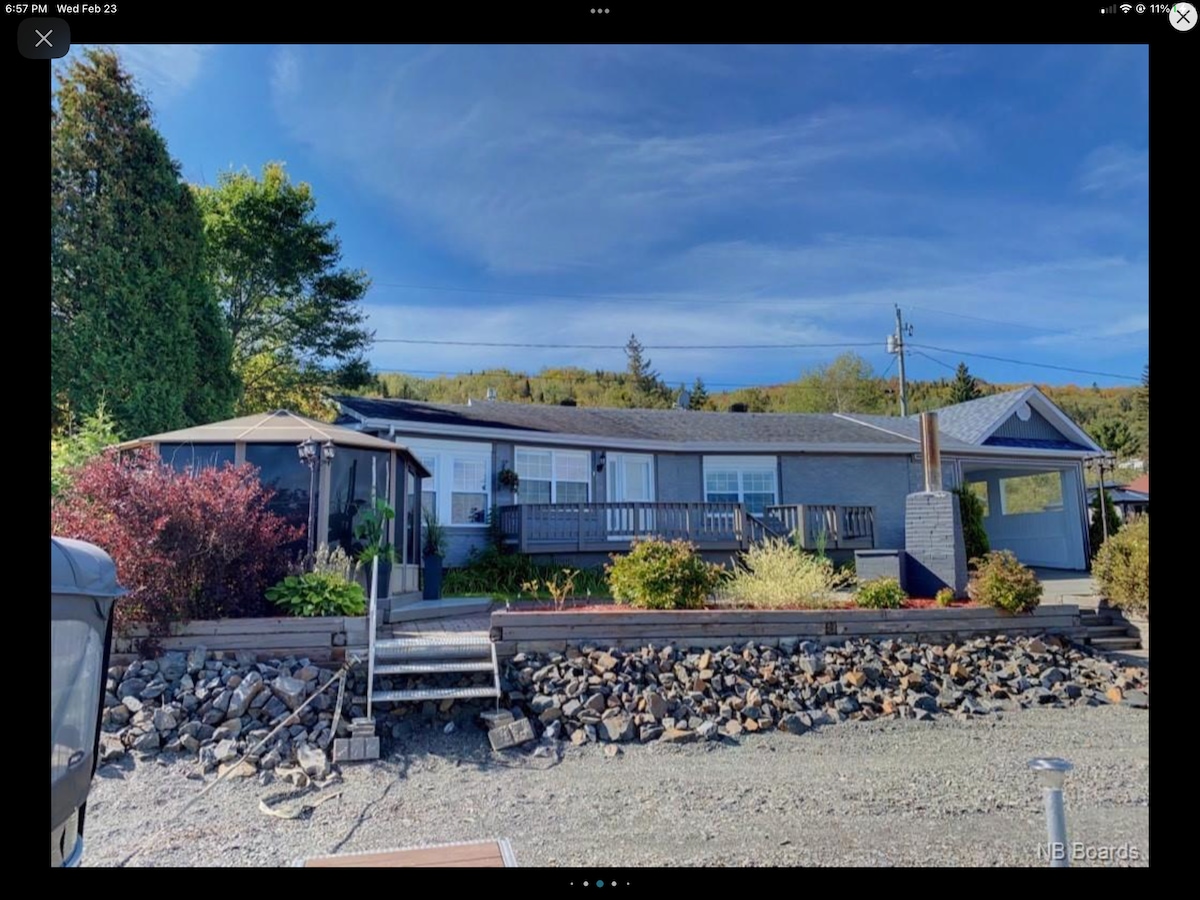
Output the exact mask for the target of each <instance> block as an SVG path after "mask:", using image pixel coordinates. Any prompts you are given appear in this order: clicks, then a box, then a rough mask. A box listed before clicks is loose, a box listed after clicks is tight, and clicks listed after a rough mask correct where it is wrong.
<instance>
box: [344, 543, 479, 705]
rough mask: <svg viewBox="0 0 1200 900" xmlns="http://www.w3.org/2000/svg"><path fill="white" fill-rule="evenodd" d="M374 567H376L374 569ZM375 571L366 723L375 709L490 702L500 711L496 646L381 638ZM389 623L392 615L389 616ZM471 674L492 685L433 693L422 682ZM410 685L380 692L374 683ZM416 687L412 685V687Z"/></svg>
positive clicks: (469, 635)
mask: <svg viewBox="0 0 1200 900" xmlns="http://www.w3.org/2000/svg"><path fill="white" fill-rule="evenodd" d="M377 564H378V563H377V562H376V565H377ZM376 581H377V579H376V578H375V569H374V568H373V569H372V573H371V597H370V607H369V612H368V615H369V616H370V619H369V623H370V624H369V627H368V628H367V719H370V718H371V707H372V704H374V703H409V702H422V701H425V700H478V699H483V698H487V697H493V698H495V700H496V707H497V709H498V708H499V706H500V666H499V663H498V661H497V659H496V645H495V644H494V643H492V641H491V639H490V638H489V637H488V635H487V634H486V633H482V634H481V633H473V632H463V633H458V634H453V633H451V634H440V635H424V636H422V635H415V636H409V637H392V638H379V637H378V636H377V635H376V631H377V630H378V628H379V625H380V618H381V616H380V610H379V598H378V597H377V596H376V590H375V584H376ZM389 617H390V612H389ZM471 672H491V673H492V678H491V682H492V683H491V684H490V685H472V686H468V687H462V686H458V687H432V686H430V685H428V684H424V685H422V684H420V683H419V682H420V681H422V680H428V679H429V678H438V677H440V676H446V675H464V674H468V673H471ZM381 678H382V679H388V680H392V679H408V682H409V687H408V688H406V689H404V690H393V689H390V688H388V689H380V688H377V687H376V680H377V679H381ZM414 682H415V683H414Z"/></svg>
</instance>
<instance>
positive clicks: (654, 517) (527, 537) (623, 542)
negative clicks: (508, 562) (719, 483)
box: [499, 501, 751, 553]
mask: <svg viewBox="0 0 1200 900" xmlns="http://www.w3.org/2000/svg"><path fill="white" fill-rule="evenodd" d="M499 517H500V528H501V530H502V531H503V532H504V537H505V539H506V540H507V541H508V542H509V543H510V544H512V545H514V546H515V547H516V548H517V549H518V550H519V551H520V552H522V553H570V552H576V553H586V552H606V553H607V552H610V551H614V550H620V549H623V548H625V547H628V545H629V543H630V542H631V541H633V540H635V539H637V538H644V537H660V538H663V539H664V540H668V541H670V540H677V539H678V540H685V541H691V542H692V543H694V544H695V545H696V546H697V547H698V548H700V549H701V550H737V549H742V548H743V547H745V546H746V545H747V543H748V541H749V540H750V539H751V534H750V532H751V525H750V523H749V522H748V517H747V515H746V511H745V509H744V508H743V507H742V505H741V504H740V503H670V502H662V503H641V502H632V501H631V502H623V503H522V504H521V505H519V506H502V507H500V509H499Z"/></svg>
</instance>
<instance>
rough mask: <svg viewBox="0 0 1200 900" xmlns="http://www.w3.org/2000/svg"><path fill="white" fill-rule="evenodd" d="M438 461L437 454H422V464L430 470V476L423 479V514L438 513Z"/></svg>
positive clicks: (431, 514) (432, 514)
mask: <svg viewBox="0 0 1200 900" xmlns="http://www.w3.org/2000/svg"><path fill="white" fill-rule="evenodd" d="M437 463H438V458H437V457H436V456H422V457H421V465H423V466H424V467H425V468H426V469H428V470H429V477H428V478H424V479H422V480H421V515H422V517H424V516H436V515H437Z"/></svg>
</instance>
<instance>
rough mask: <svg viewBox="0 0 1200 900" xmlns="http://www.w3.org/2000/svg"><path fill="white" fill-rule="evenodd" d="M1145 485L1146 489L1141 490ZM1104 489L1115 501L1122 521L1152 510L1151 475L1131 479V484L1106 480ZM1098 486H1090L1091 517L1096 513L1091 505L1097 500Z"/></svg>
mask: <svg viewBox="0 0 1200 900" xmlns="http://www.w3.org/2000/svg"><path fill="white" fill-rule="evenodd" d="M1143 485H1144V487H1145V490H1140V489H1139V488H1141V487H1142V486H1143ZM1104 490H1105V492H1106V493H1107V494H1108V497H1109V499H1110V500H1112V502H1113V506H1115V507H1116V508H1117V514H1118V515H1119V516H1120V517H1121V521H1122V522H1128V521H1129V519H1130V518H1131V517H1135V516H1140V515H1143V514H1145V513H1149V512H1150V476H1149V475H1143V476H1142V477H1141V478H1138V479H1136V480H1135V481H1131V482H1130V483H1129V484H1119V483H1117V482H1115V481H1106V482H1105V483H1104ZM1096 492H1097V488H1095V487H1090V488H1088V515H1089V518H1095V513H1094V512H1093V511H1092V509H1091V506H1092V504H1093V503H1095V502H1096Z"/></svg>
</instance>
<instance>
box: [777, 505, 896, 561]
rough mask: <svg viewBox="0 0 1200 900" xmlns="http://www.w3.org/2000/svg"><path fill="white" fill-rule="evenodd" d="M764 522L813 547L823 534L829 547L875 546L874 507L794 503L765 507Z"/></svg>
mask: <svg viewBox="0 0 1200 900" xmlns="http://www.w3.org/2000/svg"><path fill="white" fill-rule="evenodd" d="M764 518H765V519H766V521H768V522H771V523H772V524H774V525H775V527H776V528H777V529H779V530H781V531H784V532H786V533H787V534H790V535H794V536H795V537H796V539H797V540H799V542H800V546H801V547H802V548H804V549H805V550H815V549H817V548H818V545H819V544H820V542H821V538H820V535H821V534H822V532H823V533H824V535H825V548H826V549H829V550H868V549H871V548H873V547H874V546H875V507H873V506H838V505H835V504H811V503H797V504H790V505H783V506H768V507H767V508H766V511H765V512H764Z"/></svg>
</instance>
